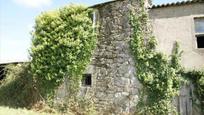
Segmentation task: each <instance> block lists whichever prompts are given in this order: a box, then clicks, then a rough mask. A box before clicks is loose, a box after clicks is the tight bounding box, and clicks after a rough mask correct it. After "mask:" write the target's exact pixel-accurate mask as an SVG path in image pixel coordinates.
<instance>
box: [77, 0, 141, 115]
mask: <svg viewBox="0 0 204 115" xmlns="http://www.w3.org/2000/svg"><path fill="white" fill-rule="evenodd" d="M139 8H141V7H140V5H139V2H138V1H137V0H120V1H116V2H112V3H109V4H104V5H102V6H98V7H96V19H97V22H99V25H100V28H99V36H98V43H97V48H96V50H95V53H94V56H93V59H92V62H91V65H90V66H89V67H88V68H87V71H86V72H87V73H90V74H92V86H91V87H82V89H81V95H85V96H86V97H87V96H88V97H90V98H91V99H93V101H94V103H95V105H96V108H97V110H98V111H99V113H100V114H116V115H119V114H133V112H134V110H135V106H136V105H137V102H138V96H139V89H140V88H141V85H140V83H139V81H138V80H137V78H136V77H135V74H136V73H135V68H134V67H135V66H134V61H133V57H132V55H131V53H130V51H131V50H130V48H129V47H130V46H129V41H130V35H131V27H130V25H129V12H130V10H131V9H134V10H135V11H136V10H138V9H139Z"/></svg>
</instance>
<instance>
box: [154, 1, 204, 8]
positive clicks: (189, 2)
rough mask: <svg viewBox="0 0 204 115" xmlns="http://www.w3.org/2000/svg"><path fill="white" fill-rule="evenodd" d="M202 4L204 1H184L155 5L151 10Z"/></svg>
mask: <svg viewBox="0 0 204 115" xmlns="http://www.w3.org/2000/svg"><path fill="white" fill-rule="evenodd" d="M201 2H204V0H184V1H179V2H173V3H166V4H159V5H153V6H152V7H151V8H162V7H168V6H180V5H185V4H192V3H201Z"/></svg>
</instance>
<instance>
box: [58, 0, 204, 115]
mask: <svg viewBox="0 0 204 115" xmlns="http://www.w3.org/2000/svg"><path fill="white" fill-rule="evenodd" d="M139 1H140V0H117V1H114V2H108V3H104V4H102V5H96V6H94V8H95V13H94V22H98V24H99V25H100V26H99V36H98V42H97V48H96V50H95V52H94V55H93V58H92V61H91V63H90V65H89V66H88V67H87V70H86V73H87V74H91V76H92V83H91V86H84V85H82V86H81V89H80V94H79V95H80V96H82V97H86V98H88V99H90V100H92V101H93V102H94V103H95V106H96V109H97V111H98V112H99V114H104V115H109V114H113V115H120V114H122V115H124V114H133V113H134V111H135V106H136V105H137V102H138V99H139V94H140V89H141V87H142V86H141V84H140V83H139V81H138V80H137V78H136V71H135V69H136V68H135V65H134V63H135V62H134V60H133V57H132V55H131V50H130V48H129V47H130V46H129V41H130V36H131V30H132V29H131V26H130V24H129V18H128V16H129V12H130V10H135V12H137V11H138V10H139V9H140V8H141V7H140V3H139ZM148 2H149V0H146V3H145V5H146V6H145V7H148V6H149V4H148ZM180 7H181V6H180ZM170 8H171V7H170ZM173 8H175V9H177V10H178V9H179V8H176V7H173ZM186 9H188V8H186ZM181 10H182V9H181ZM188 10H190V9H188ZM194 10H195V9H193V10H192V11H193V12H194V13H195V14H196V13H199V14H200V12H202V11H203V10H202V11H198V12H197V10H196V12H195V11H194ZM161 11H162V12H164V13H162V12H161ZM170 11H171V9H169V7H168V8H167V9H165V8H164V9H163V8H161V9H150V11H149V14H150V18H151V20H152V23H151V24H152V25H153V31H154V35H155V36H156V38H158V40H159V44H158V45H159V46H158V50H161V51H162V52H164V53H166V54H171V51H172V47H173V44H174V42H175V41H180V42H181V45H182V46H181V48H182V49H184V55H185V57H187V56H189V55H188V54H190V53H192V51H195V52H193V53H201V52H202V51H198V50H196V49H193V50H192V46H190V45H189V44H191V42H192V38H190V37H192V35H189V34H192V32H189V30H192V29H188V28H187V29H185V27H186V26H187V25H188V24H187V23H189V21H187V22H185V21H186V20H185V19H187V18H188V20H189V19H191V20H192V19H193V18H192V17H191V18H190V16H188V15H190V14H185V13H188V12H187V11H185V13H181V12H182V11H180V10H179V11H178V12H175V11H174V10H172V12H170ZM173 11H174V12H173ZM169 12H170V13H169ZM179 12H180V13H179ZM177 13H178V14H177ZM169 14H171V15H172V18H171V17H170V15H169ZM176 14H177V15H176ZM184 14H185V15H184ZM196 15H197V14H196ZM202 15H203V13H202ZM165 16H166V18H165ZM179 16H181V17H179ZM178 17H179V18H178ZM174 23H175V24H174ZM181 25H183V26H184V27H183V26H181ZM147 27H150V25H147ZM148 29H151V27H150V28H147V30H146V31H147V35H148V32H149V31H151V30H148ZM177 30H178V31H177ZM185 30H186V31H185ZM175 32H179V33H178V34H175ZM181 35H183V36H181ZM181 37H182V38H181ZM178 38H179V39H178ZM187 40H188V42H187ZM165 41H166V42H165ZM185 51H186V52H185ZM196 56H197V55H196ZM200 56H201V58H202V59H203V57H202V55H200ZM197 58H199V56H197ZM197 58H195V57H194V58H192V59H197ZM201 58H199V59H201ZM188 59H189V57H188ZM185 62H186V60H185V59H183V65H184V66H185V67H192V66H190V65H191V61H189V62H188V63H190V64H186V63H185ZM200 62H201V61H200V60H199V63H200ZM195 64H196V63H195ZM201 64H202V63H201ZM198 65H199V64H198ZM197 67H198V66H197ZM64 85H66V83H65V84H64ZM64 85H63V86H62V87H60V88H61V89H60V90H59V93H58V96H57V97H59V98H63V97H64V96H65V95H66V89H65V86H64ZM63 91H65V92H63ZM192 92H193V87H192V85H189V86H187V85H186V86H183V87H182V88H181V92H180V96H179V97H176V98H175V101H174V104H175V106H176V107H177V109H178V112H180V114H182V115H192V114H199V111H197V110H196V109H194V108H193V107H192V104H193V103H192V100H191V94H193V93H192Z"/></svg>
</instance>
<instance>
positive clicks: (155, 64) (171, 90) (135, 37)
mask: <svg viewBox="0 0 204 115" xmlns="http://www.w3.org/2000/svg"><path fill="white" fill-rule="evenodd" d="M142 5H144V4H142ZM138 12H139V13H137V14H134V12H132V13H131V15H130V22H131V26H132V28H133V34H132V39H131V41H130V47H131V49H132V54H133V55H134V58H135V65H136V73H137V74H136V76H137V78H138V79H139V81H140V82H141V83H142V84H143V86H144V92H145V95H146V98H144V97H142V98H143V99H145V100H142V101H141V102H142V103H144V104H139V105H143V106H142V107H141V106H140V108H139V110H140V113H141V114H150V115H168V114H169V113H172V110H173V109H172V103H171V102H172V99H173V97H174V96H175V95H177V94H178V90H179V86H180V72H181V70H182V68H181V66H180V64H179V62H180V56H181V52H180V51H179V50H178V48H179V46H178V43H176V47H175V49H174V51H173V54H172V57H171V59H168V58H167V57H166V56H165V55H164V54H162V53H160V52H156V50H155V48H156V45H157V42H156V39H155V38H154V37H153V36H150V38H147V37H146V35H145V33H146V31H145V30H147V29H146V28H147V24H148V17H147V14H146V11H145V10H144V7H142V9H141V10H140V11H138ZM142 111H143V112H142Z"/></svg>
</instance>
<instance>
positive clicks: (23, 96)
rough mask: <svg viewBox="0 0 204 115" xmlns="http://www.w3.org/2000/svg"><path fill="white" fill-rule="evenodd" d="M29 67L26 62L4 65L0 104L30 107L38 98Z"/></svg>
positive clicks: (0, 87)
mask: <svg viewBox="0 0 204 115" xmlns="http://www.w3.org/2000/svg"><path fill="white" fill-rule="evenodd" d="M29 68H30V67H29V64H28V63H22V64H17V65H14V64H11V65H8V66H6V68H5V69H6V70H7V71H6V77H5V79H3V81H2V84H1V85H0V100H1V101H0V105H3V106H9V107H30V106H31V105H32V104H33V103H35V102H36V101H37V100H38V99H39V96H38V95H37V94H38V93H37V92H36V89H35V88H34V86H33V80H32V76H31V74H30V73H29Z"/></svg>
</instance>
